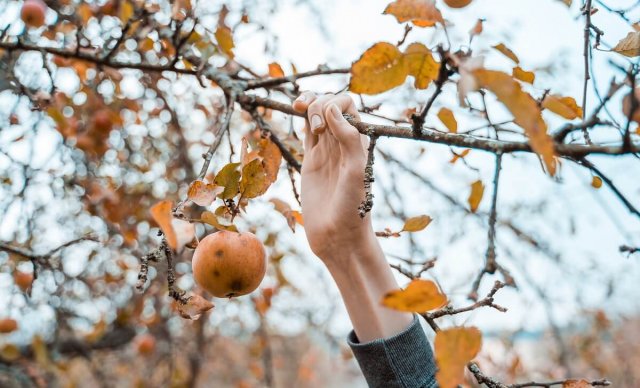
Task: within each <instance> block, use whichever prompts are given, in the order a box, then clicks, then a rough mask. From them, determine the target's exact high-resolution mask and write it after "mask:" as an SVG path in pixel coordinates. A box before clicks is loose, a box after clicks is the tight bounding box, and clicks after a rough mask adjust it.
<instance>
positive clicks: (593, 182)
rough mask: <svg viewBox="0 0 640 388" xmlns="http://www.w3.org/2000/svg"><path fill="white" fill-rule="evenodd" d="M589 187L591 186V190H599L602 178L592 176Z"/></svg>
mask: <svg viewBox="0 0 640 388" xmlns="http://www.w3.org/2000/svg"><path fill="white" fill-rule="evenodd" d="M591 186H593V188H596V189H599V188H601V187H602V178H600V177H599V176H595V175H594V176H593V177H592V178H591Z"/></svg>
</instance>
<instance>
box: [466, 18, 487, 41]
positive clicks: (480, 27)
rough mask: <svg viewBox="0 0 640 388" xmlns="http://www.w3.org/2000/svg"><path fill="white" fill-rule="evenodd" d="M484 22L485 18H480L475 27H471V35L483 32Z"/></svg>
mask: <svg viewBox="0 0 640 388" xmlns="http://www.w3.org/2000/svg"><path fill="white" fill-rule="evenodd" d="M483 24H484V20H483V19H478V21H477V22H476V24H474V25H473V28H471V30H469V35H470V36H471V37H474V36H477V35H480V34H482V30H483Z"/></svg>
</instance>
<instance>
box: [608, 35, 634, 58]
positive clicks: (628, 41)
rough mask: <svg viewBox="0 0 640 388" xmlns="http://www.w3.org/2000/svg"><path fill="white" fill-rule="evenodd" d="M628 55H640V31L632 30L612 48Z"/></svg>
mask: <svg viewBox="0 0 640 388" xmlns="http://www.w3.org/2000/svg"><path fill="white" fill-rule="evenodd" d="M611 51H614V52H616V53H618V54H622V55H624V56H626V57H637V56H640V31H631V32H630V33H628V34H627V36H625V37H624V38H623V39H621V40H620V41H619V42H618V44H617V45H616V46H615V47H614V48H613V49H611Z"/></svg>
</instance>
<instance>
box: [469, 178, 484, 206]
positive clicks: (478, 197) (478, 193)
mask: <svg viewBox="0 0 640 388" xmlns="http://www.w3.org/2000/svg"><path fill="white" fill-rule="evenodd" d="M483 194H484V185H483V184H482V181H479V180H478V181H475V182H473V183H472V184H471V193H469V199H468V202H469V209H471V212H472V213H475V212H476V210H478V206H480V201H482V196H483Z"/></svg>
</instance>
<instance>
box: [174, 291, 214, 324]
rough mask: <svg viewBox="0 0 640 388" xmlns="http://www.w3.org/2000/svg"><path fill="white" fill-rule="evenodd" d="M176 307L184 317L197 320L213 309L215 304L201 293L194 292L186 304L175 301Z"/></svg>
mask: <svg viewBox="0 0 640 388" xmlns="http://www.w3.org/2000/svg"><path fill="white" fill-rule="evenodd" d="M175 307H176V308H177V309H178V312H179V313H180V316H181V317H182V318H185V319H192V320H197V319H198V318H200V316H202V314H204V313H206V312H207V311H209V310H211V309H212V308H213V307H214V305H213V303H211V302H209V301H208V300H206V299H205V298H203V297H201V296H200V295H198V294H193V295H191V296H189V299H188V300H187V303H185V304H182V303H180V302H175Z"/></svg>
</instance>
